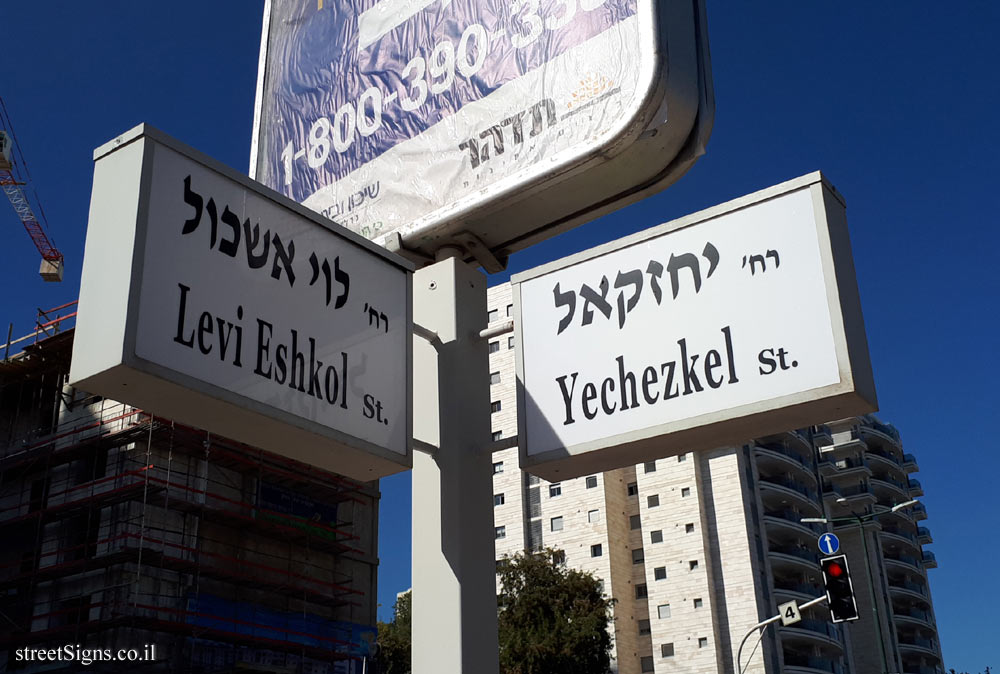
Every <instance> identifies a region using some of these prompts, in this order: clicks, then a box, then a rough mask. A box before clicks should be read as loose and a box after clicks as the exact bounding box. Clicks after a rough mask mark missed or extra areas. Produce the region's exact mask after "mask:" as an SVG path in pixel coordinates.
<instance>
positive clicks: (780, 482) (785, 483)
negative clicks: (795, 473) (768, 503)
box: [760, 475, 817, 505]
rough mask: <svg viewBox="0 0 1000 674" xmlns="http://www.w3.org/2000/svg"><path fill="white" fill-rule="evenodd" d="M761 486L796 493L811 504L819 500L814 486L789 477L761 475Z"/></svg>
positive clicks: (795, 494)
mask: <svg viewBox="0 0 1000 674" xmlns="http://www.w3.org/2000/svg"><path fill="white" fill-rule="evenodd" d="M760 486H761V488H763V489H771V490H774V491H777V492H781V493H786V494H790V495H794V496H795V497H796V498H799V499H804V500H805V501H807V502H808V503H809V504H810V505H813V504H814V502H815V501H816V500H817V493H816V490H815V489H814V488H812V487H810V486H809V485H806V484H803V483H802V482H799V481H798V480H793V479H791V478H789V477H778V476H764V475H761V476H760Z"/></svg>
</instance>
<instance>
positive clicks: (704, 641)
mask: <svg viewBox="0 0 1000 674" xmlns="http://www.w3.org/2000/svg"><path fill="white" fill-rule="evenodd" d="M705 646H708V637H698V648H705Z"/></svg>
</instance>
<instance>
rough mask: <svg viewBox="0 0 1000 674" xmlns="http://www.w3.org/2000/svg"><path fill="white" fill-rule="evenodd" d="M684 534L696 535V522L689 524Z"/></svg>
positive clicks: (685, 527) (686, 525) (685, 526)
mask: <svg viewBox="0 0 1000 674" xmlns="http://www.w3.org/2000/svg"><path fill="white" fill-rule="evenodd" d="M684 533H686V534H690V533H694V522H689V523H687V524H685V525H684Z"/></svg>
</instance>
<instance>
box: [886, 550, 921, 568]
mask: <svg viewBox="0 0 1000 674" xmlns="http://www.w3.org/2000/svg"><path fill="white" fill-rule="evenodd" d="M884 559H885V561H886V563H889V564H897V565H898V564H903V565H905V566H907V567H909V568H907V569H906V570H907V571H909V572H911V573H912V572H913V571H915V570H916V571H920V570H921V567H920V560H919V559H918V558H916V557H913V556H911V555H902V554H893V553H889V552H886V554H885V556H884Z"/></svg>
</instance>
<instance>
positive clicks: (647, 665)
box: [639, 655, 653, 672]
mask: <svg viewBox="0 0 1000 674" xmlns="http://www.w3.org/2000/svg"><path fill="white" fill-rule="evenodd" d="M639 671H641V672H651V671H653V656H652V655H644V656H642V657H641V658H639Z"/></svg>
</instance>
